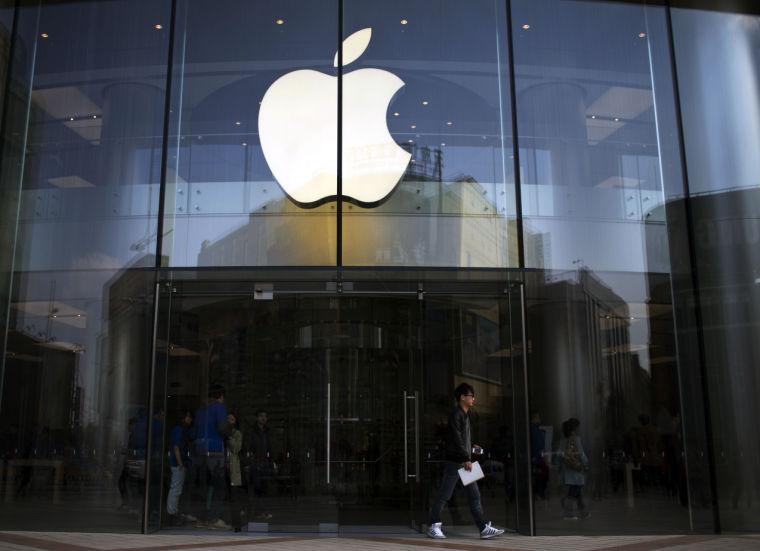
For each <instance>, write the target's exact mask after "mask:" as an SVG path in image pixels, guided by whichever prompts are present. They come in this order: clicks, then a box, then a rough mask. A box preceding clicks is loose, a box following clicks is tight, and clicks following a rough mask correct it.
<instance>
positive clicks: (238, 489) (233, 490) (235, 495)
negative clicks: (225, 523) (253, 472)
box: [229, 486, 248, 530]
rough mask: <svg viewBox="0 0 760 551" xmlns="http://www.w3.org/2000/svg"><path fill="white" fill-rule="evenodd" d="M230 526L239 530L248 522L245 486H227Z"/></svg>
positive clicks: (246, 490)
mask: <svg viewBox="0 0 760 551" xmlns="http://www.w3.org/2000/svg"><path fill="white" fill-rule="evenodd" d="M229 492H230V495H229V515H230V524H231V525H232V527H233V528H235V529H237V530H239V529H240V528H242V526H243V525H244V524H247V522H248V489H247V488H246V487H245V486H229Z"/></svg>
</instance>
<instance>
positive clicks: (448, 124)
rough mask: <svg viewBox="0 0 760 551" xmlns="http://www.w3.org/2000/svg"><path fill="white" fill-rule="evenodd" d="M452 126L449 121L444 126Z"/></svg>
mask: <svg viewBox="0 0 760 551" xmlns="http://www.w3.org/2000/svg"><path fill="white" fill-rule="evenodd" d="M452 124H454V123H453V122H451V121H447V122H446V126H451V125H452Z"/></svg>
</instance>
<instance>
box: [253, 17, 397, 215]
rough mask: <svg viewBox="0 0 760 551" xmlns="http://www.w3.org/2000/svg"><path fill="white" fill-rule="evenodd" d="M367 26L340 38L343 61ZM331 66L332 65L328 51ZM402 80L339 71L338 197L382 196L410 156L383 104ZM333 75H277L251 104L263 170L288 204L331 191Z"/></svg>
mask: <svg viewBox="0 0 760 551" xmlns="http://www.w3.org/2000/svg"><path fill="white" fill-rule="evenodd" d="M371 36H372V29H370V28H366V29H362V30H360V31H357V32H355V33H354V34H352V35H351V36H349V37H348V38H346V39H345V40H344V41H343V65H344V66H345V65H348V64H349V63H351V62H352V61H355V60H356V59H357V58H359V56H361V55H362V53H364V50H365V49H366V48H367V46H368V45H369V41H370V38H371ZM333 66H335V67H337V66H338V55H337V53H336V55H335V59H334V61H333ZM402 86H404V81H402V80H401V79H400V78H399V77H397V76H396V75H394V74H393V73H390V72H388V71H383V70H381V69H359V70H356V71H351V72H350V73H344V74H343V196H344V197H346V198H350V199H353V200H354V201H356V202H358V203H359V204H365V205H372V204H376V203H377V202H379V201H381V200H382V199H384V198H385V197H387V196H388V195H389V194H390V193H391V191H393V188H394V187H395V186H396V184H397V183H398V182H399V180H400V179H401V177H402V176H403V175H404V172H405V171H406V167H407V165H408V164H409V160H410V158H411V155H410V154H409V153H408V152H407V151H405V150H404V149H402V148H401V147H399V146H398V145H397V144H396V142H395V141H394V140H393V137H392V136H391V134H390V132H389V131H388V124H387V121H386V116H387V111H388V106H389V105H390V103H391V100H392V99H393V96H394V95H395V94H396V92H397V91H398V90H399V89H400V88H401V87H402ZM337 106H338V78H337V77H334V76H330V75H326V74H324V73H320V72H318V71H312V70H308V69H303V70H298V71H293V72H290V73H287V74H285V75H283V76H281V77H280V78H278V79H277V80H276V81H275V82H274V83H272V85H271V86H270V87H269V89H268V90H267V91H266V93H265V94H264V98H263V99H262V101H261V107H260V109H259V139H260V141H261V149H262V151H263V152H264V157H265V158H266V161H267V163H268V164H269V168H270V169H271V171H272V174H273V175H274V177H275V179H276V180H277V182H278V183H279V184H280V186H282V188H283V190H284V191H285V193H287V194H288V196H289V197H290V198H291V199H293V200H294V201H295V202H296V203H299V204H301V205H303V206H308V205H312V204H314V203H318V202H321V201H323V200H324V199H326V198H329V197H335V196H337V194H338V176H337V167H336V164H337V158H338V155H337V151H338V128H337V127H338V117H337V111H338V108H337Z"/></svg>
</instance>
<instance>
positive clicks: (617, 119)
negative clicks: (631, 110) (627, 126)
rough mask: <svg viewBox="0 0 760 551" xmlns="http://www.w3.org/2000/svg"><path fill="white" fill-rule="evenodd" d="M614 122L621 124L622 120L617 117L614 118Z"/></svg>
mask: <svg viewBox="0 0 760 551" xmlns="http://www.w3.org/2000/svg"><path fill="white" fill-rule="evenodd" d="M612 120H614V121H615V122H620V119H619V118H617V117H615V118H614V119H612Z"/></svg>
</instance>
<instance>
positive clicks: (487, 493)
mask: <svg viewBox="0 0 760 551" xmlns="http://www.w3.org/2000/svg"><path fill="white" fill-rule="evenodd" d="M521 302H522V301H521V291H520V287H519V286H518V287H514V288H510V289H509V290H508V292H506V293H504V294H503V295H497V296H494V295H490V296H484V295H475V294H473V295H467V294H451V295H445V294H441V295H437V296H427V295H426V297H425V322H424V352H423V357H424V362H425V373H424V384H423V393H424V396H425V399H424V402H423V404H424V405H423V410H422V422H423V425H424V429H423V431H422V435H423V446H422V453H423V457H424V460H423V463H422V465H423V481H424V492H425V494H426V496H427V501H428V503H432V502H433V501H434V500H435V498H436V496H437V494H438V491H439V486H440V480H441V475H442V472H443V467H444V465H445V461H446V454H445V441H446V430H447V420H448V416H449V414H450V412H451V411H452V410H453V408H454V407H455V401H454V395H453V392H454V389H455V388H456V387H457V386H458V385H459V384H461V383H468V384H470V385H472V387H473V388H474V389H475V396H476V401H475V407H474V408H473V409H472V410H471V413H470V418H471V424H472V427H473V444H478V445H480V446H481V447H482V448H483V450H484V453H483V456H482V457H481V458H480V460H479V461H480V463H481V466H482V468H483V471H484V473H485V475H486V477H485V479H483V480H481V481H480V482H479V483H478V484H479V488H480V493H481V502H482V505H483V509H484V511H485V514H486V517H487V518H488V519H490V520H491V521H492V522H493V523H494V525H497V526H500V527H506V528H507V529H508V530H511V531H521V532H524V533H529V532H530V521H529V518H528V517H529V515H530V498H529V475H530V471H529V468H528V467H527V465H528V463H527V458H526V455H525V453H524V450H525V449H526V448H527V446H528V441H527V434H526V430H525V428H524V427H526V426H527V417H526V402H525V366H524V362H523V346H522V342H523V339H522V310H521ZM446 511H448V512H446ZM442 521H443V522H444V525H445V526H446V527H447V529H448V531H450V532H454V533H457V532H461V533H469V532H472V531H473V530H475V528H474V525H473V520H472V518H471V515H470V512H469V508H468V502H467V498H466V496H465V495H464V492H463V491H462V488H461V487H458V489H457V490H456V491H455V493H454V496H453V498H452V500H451V501H450V502H449V504H448V506H447V508H446V509H445V510H444V517H443V518H442ZM521 521H522V522H521Z"/></svg>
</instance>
